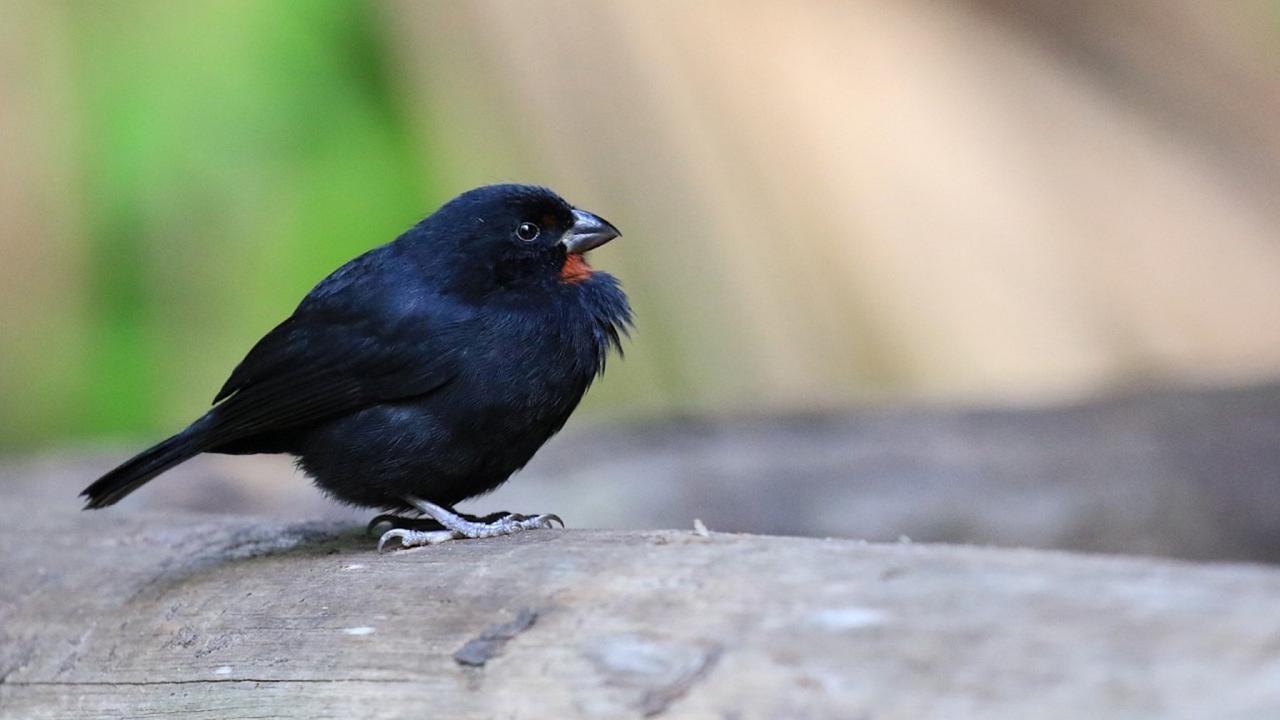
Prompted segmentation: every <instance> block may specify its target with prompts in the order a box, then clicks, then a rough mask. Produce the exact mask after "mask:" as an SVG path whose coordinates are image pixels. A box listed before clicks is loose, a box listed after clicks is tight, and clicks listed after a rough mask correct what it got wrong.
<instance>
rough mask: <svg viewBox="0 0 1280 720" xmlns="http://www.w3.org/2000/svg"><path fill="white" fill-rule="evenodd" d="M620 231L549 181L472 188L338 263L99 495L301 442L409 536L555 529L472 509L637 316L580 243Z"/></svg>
mask: <svg viewBox="0 0 1280 720" xmlns="http://www.w3.org/2000/svg"><path fill="white" fill-rule="evenodd" d="M618 236H619V232H618V230H617V228H615V227H614V226H613V225H611V224H610V223H609V222H607V221H605V220H604V219H602V218H600V217H599V216H597V215H594V214H592V213H589V212H586V211H583V210H579V209H577V208H574V207H573V206H571V205H570V204H569V203H567V202H565V201H564V200H563V199H562V198H560V197H559V196H558V195H556V194H555V193H553V192H551V191H550V190H547V189H545V188H540V187H533V186H528V185H491V186H486V187H481V188H477V189H475V190H471V191H469V192H466V193H464V194H462V195H460V196H458V197H457V198H455V199H453V200H451V201H450V202H448V203H446V204H445V205H444V206H443V207H441V208H440V209H439V210H437V211H436V212H435V213H434V214H432V215H431V216H429V217H427V218H426V219H424V220H422V221H421V222H419V223H418V224H417V225H415V226H413V227H412V228H410V229H409V230H408V231H407V232H405V233H404V234H403V235H401V236H400V237H399V238H397V239H396V240H394V241H393V242H390V243H388V244H386V245H383V246H381V247H378V248H375V249H373V250H371V251H369V252H367V253H365V254H363V255H361V256H360V257H357V258H355V259H354V260H352V261H350V262H348V263H347V264H346V265H343V266H342V267H340V268H338V269H337V270H336V271H334V272H333V273H332V274H331V275H329V276H328V277H327V278H325V279H324V280H322V281H321V282H320V283H319V284H318V285H316V286H315V288H314V289H312V290H311V292H310V293H308V294H307V296H306V297H305V298H303V300H302V303H301V304H299V305H298V308H297V309H296V310H294V312H293V314H292V315H291V316H289V318H288V319H286V320H285V321H284V322H282V323H280V324H279V325H278V326H276V328H275V329H273V330H272V331H271V332H269V333H267V335H266V336H265V337H263V338H262V339H261V340H259V341H258V343H257V344H256V345H255V346H254V347H253V349H252V350H250V351H249V354H248V355H247V356H245V358H244V360H242V361H241V362H240V364H239V366H237V367H236V369H235V370H234V371H233V372H232V373H231V377H230V378H229V379H228V380H227V382H226V384H225V385H223V386H222V389H221V390H220V391H219V392H218V394H217V396H216V397H215V398H214V405H213V408H212V409H210V410H209V411H208V412H207V413H205V414H204V415H203V416H202V417H200V418H199V419H198V420H196V421H195V422H193V423H191V425H189V426H188V427H187V428H186V429H185V430H182V431H181V432H179V433H178V434H176V435H174V436H173V437H171V438H169V439H167V440H165V441H163V442H161V443H159V444H157V445H155V446H154V447H151V448H149V449H147V450H145V451H143V452H142V453H140V454H138V455H137V456H135V457H134V458H132V459H130V460H129V461H127V462H125V463H124V464H122V465H120V466H119V467H117V468H115V469H114V470H112V471H111V472H108V473H107V474H106V475H103V476H102V477H101V478H100V479H98V481H97V482H94V483H93V484H92V485H90V486H89V487H88V488H86V489H85V490H84V492H83V493H82V495H83V496H84V497H85V498H87V502H86V504H85V507H86V508H102V507H106V506H108V505H112V504H114V503H116V502H118V501H119V500H120V499H121V498H123V497H125V496H126V495H128V494H129V493H131V492H133V491H134V490H136V489H138V488H139V487H141V486H142V485H143V484H145V483H146V482H147V481H149V480H151V479H152V478H154V477H155V476H157V475H159V474H160V473H162V472H164V471H165V470H168V469H169V468H171V467H173V466H175V465H177V464H179V463H181V462H183V461H185V460H187V459H189V458H191V457H194V456H195V455H198V454H200V453H205V452H213V453H228V454H252V453H289V454H292V455H295V456H296V457H297V459H298V465H299V466H300V467H301V468H302V469H303V470H304V471H306V473H307V474H308V475H310V476H311V477H312V478H313V479H314V481H315V484H316V485H317V486H319V487H320V489H322V490H323V491H324V492H326V493H328V494H329V495H330V496H332V497H334V498H336V499H337V500H340V501H342V502H345V503H349V504H352V505H358V506H365V507H372V508H380V509H383V510H386V511H389V512H393V513H399V512H410V513H422V514H424V515H426V516H429V518H430V519H426V518H422V519H416V518H405V517H398V516H395V515H383V516H379V517H378V518H375V520H374V523H371V527H374V526H375V524H376V525H378V526H382V527H384V528H389V529H386V532H385V533H383V534H382V537H381V539H380V540H379V543H378V547H379V548H382V547H383V546H384V545H385V544H386V543H388V542H389V541H391V540H398V541H399V542H400V544H401V545H403V546H406V547H408V546H413V545H425V544H434V543H437V542H443V541H446V540H450V539H454V538H464V537H465V538H479V537H491V536H496V535H506V534H510V533H513V532H518V531H521V530H527V529H531V528H539V527H550V526H551V524H552V523H553V522H557V521H559V518H557V517H556V516H554V515H533V516H525V515H517V514H513V513H495V514H494V515H490V516H488V517H484V518H475V517H471V516H467V515H462V514H460V513H458V512H456V511H455V510H454V509H453V506H454V505H455V504H456V503H458V502H460V501H462V500H465V499H466V498H469V497H473V496H476V495H480V494H483V493H486V492H489V491H490V490H493V489H494V488H496V487H498V486H499V485H501V484H502V483H503V482H505V481H506V480H507V478H508V477H510V476H511V474H512V473H514V472H515V471H516V470H519V469H520V468H521V467H523V466H524V465H525V463H527V462H528V461H529V459H530V458H532V457H533V454H534V453H535V452H537V450H538V448H539V447H541V446H542V444H543V443H545V442H546V441H547V439H548V438H550V437H551V436H552V435H554V434H555V433H556V432H557V431H558V430H560V428H561V427H563V426H564V423H565V421H566V420H568V418H569V414H570V413H572V412H573V409H574V408H575V407H576V406H577V405H578V401H579V400H581V399H582V396H583V394H584V393H585V392H586V390H587V388H588V386H590V385H591V382H592V380H593V379H595V378H596V376H598V375H599V374H600V373H602V372H603V371H604V367H605V360H606V358H607V357H608V355H609V353H610V351H611V350H614V349H617V350H619V351H620V350H621V347H620V343H621V336H622V335H624V334H625V333H626V331H627V329H628V328H629V327H630V323H631V312H630V309H629V306H628V304H627V298H626V295H625V294H624V293H623V292H622V289H621V287H620V286H619V284H618V282H617V280H616V279H614V278H613V277H612V276H611V275H609V274H607V273H604V272H599V271H596V270H594V269H592V268H591V266H590V265H588V264H587V261H586V260H585V259H584V257H583V254H584V253H586V252H587V251H589V250H592V249H593V248H596V247H599V246H601V245H603V244H604V243H606V242H609V241H610V240H612V239H614V238H616V237H618Z"/></svg>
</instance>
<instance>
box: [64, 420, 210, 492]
mask: <svg viewBox="0 0 1280 720" xmlns="http://www.w3.org/2000/svg"><path fill="white" fill-rule="evenodd" d="M197 425H199V422H197V423H196V424H194V425H192V426H191V427H189V428H187V429H186V430H183V431H182V432H180V433H178V434H177V435H174V436H173V437H171V438H169V439H168V440H165V441H163V442H161V443H158V444H156V445H154V446H153V447H150V448H148V449H146V450H143V451H142V452H140V453H138V454H137V455H135V456H133V458H131V459H130V460H128V461H127V462H125V463H124V464H122V465H120V466H119V467H117V468H116V469H114V470H112V471H111V472H109V473H107V474H106V475H103V476H102V477H100V478H98V480H97V482H95V483H93V484H92V485H90V486H89V487H87V488H85V489H84V492H82V493H80V496H81V497H83V498H85V504H84V509H85V510H93V509H97V508H104V507H107V506H108V505H115V504H116V503H117V502H120V500H122V499H124V497H125V496H126V495H128V494H129V493H131V492H133V491H134V490H137V489H138V488H140V487H142V486H143V485H144V484H146V482H147V481H148V480H150V479H151V478H153V477H155V476H157V475H159V474H160V473H162V472H164V471H165V470H168V469H169V468H171V467H173V466H174V465H177V464H179V463H181V462H183V461H185V460H188V459H190V458H192V457H195V456H196V455H199V454H200V453H202V452H204V451H205V450H206V449H207V448H206V447H205V445H204V443H203V442H202V438H201V437H200V436H201V435H202V434H203V433H201V432H199V430H198V429H197Z"/></svg>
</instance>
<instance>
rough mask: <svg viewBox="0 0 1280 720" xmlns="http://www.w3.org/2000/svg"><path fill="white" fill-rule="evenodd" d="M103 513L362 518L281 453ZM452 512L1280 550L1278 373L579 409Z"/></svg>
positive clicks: (150, 490) (224, 462)
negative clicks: (895, 396)
mask: <svg viewBox="0 0 1280 720" xmlns="http://www.w3.org/2000/svg"><path fill="white" fill-rule="evenodd" d="M143 445H145V442H144V441H142V440H139V441H137V442H135V443H133V444H132V445H121V446H120V447H118V449H117V450H116V451H115V452H113V453H97V454H84V455H81V456H80V457H79V458H78V459H75V458H73V457H69V456H68V455H67V454H66V453H65V452H62V453H56V454H53V455H50V456H48V457H45V458H32V459H27V460H14V461H10V462H7V463H3V464H0V502H5V501H6V498H7V497H14V498H21V499H22V500H24V501H26V502H32V503H34V504H36V505H39V506H45V507H68V506H70V505H73V504H74V503H75V495H76V493H78V492H80V490H81V489H82V488H83V487H84V486H85V485H87V484H88V483H89V482H90V481H91V480H92V479H94V478H96V477H97V476H98V475H100V474H101V473H103V472H105V471H106V470H108V469H110V468H111V467H112V466H114V465H115V464H116V463H117V462H119V461H121V460H123V459H124V458H126V457H128V456H129V455H130V454H132V453H133V452H134V451H136V450H137V449H138V448H139V447H141V446H143ZM121 508H126V509H146V510H156V511H165V512H169V511H173V510H188V511H202V512H232V513H236V514H244V515H261V516H270V517H273V518H275V519H278V520H280V521H283V522H295V521H297V520H299V519H303V518H308V519H318V518H326V519H341V520H344V521H346V522H349V523H357V522H363V521H366V520H368V518H369V513H368V512H366V511H359V512H356V511H352V510H351V509H349V508H343V507H340V506H338V505H335V504H334V503H333V502H331V501H329V500H328V499H327V498H325V497H324V496H323V495H321V494H320V493H318V492H316V491H315V489H314V488H313V487H311V484H310V483H309V482H308V481H307V480H306V479H305V478H304V477H302V476H301V474H300V473H297V472H296V471H294V469H293V468H292V467H291V464H290V459H289V458H287V457H284V456H253V457H228V456H216V455H206V456H201V457H199V458H196V459H195V460H193V461H192V462H189V463H186V464H184V465H182V466H180V467H178V468H176V469H175V470H174V471H172V472H170V473H166V474H165V475H164V476H162V477H160V478H158V479H157V480H156V481H155V482H153V483H151V484H149V485H148V486H147V487H146V488H145V489H143V490H142V491H140V492H137V493H135V494H133V495H131V496H130V497H128V498H127V499H126V500H125V501H124V502H123V503H122V504H121ZM463 509H465V510H467V511H468V512H476V513H480V514H484V513H487V512H491V511H495V510H516V511H521V512H539V511H545V512H555V513H557V514H559V515H560V516H561V517H563V518H564V519H565V520H566V521H568V523H569V525H570V527H575V528H585V527H591V528H600V529H613V530H640V529H646V528H661V527H678V528H686V527H692V525H693V519H694V518H702V519H703V520H704V521H705V522H706V523H707V525H708V526H710V527H712V528H715V529H719V530H726V531H735V532H750V533H760V534H770V535H804V536H817V537H825V536H834V537H848V538H856V539H868V540H875V541H884V542H893V541H895V540H897V539H898V538H899V537H900V536H903V535H905V536H907V537H910V538H912V539H913V540H916V541H920V542H947V543H965V544H982V545H987V544H990V545H1001V546H1005V547H1039V548H1055V549H1070V550H1083V551H1088V552H1107V553H1126V554H1137V555H1165V556H1171V557H1179V558H1184V559H1192V560H1250V561H1268V562H1280V384H1277V383H1270V384H1263V385H1256V386H1252V387H1242V388H1234V389H1218V390H1211V389H1202V390H1191V389H1184V390H1167V391H1160V392H1133V393H1129V394H1125V395H1121V396H1117V397H1112V398H1107V399H1098V400H1093V401H1089V402H1083V403H1078V404H1071V405H1058V406H1047V407H1021V408H980V407H979V408H974V407H952V406H915V407H885V408H862V409H857V410H850V411H846V412H840V413H830V414H814V415H808V416H789V417H788V416H763V417H755V418H705V419H688V420H683V421H668V422H658V423H649V424H610V425H601V424H593V423H592V421H591V419H590V417H589V416H577V417H575V418H574V419H573V420H572V421H571V422H570V425H569V427H568V428H567V429H566V431H565V432H564V433H562V434H561V435H559V436H557V437H555V438H553V439H552V441H551V442H550V443H548V445H547V447H545V448H544V449H543V450H542V451H541V452H539V453H538V455H537V456H536V457H535V458H534V460H533V462H532V463H530V465H529V467H528V468H526V469H525V470H523V471H521V472H520V473H518V474H517V475H516V476H515V477H514V478H512V480H511V481H510V482H509V483H507V484H506V485H504V486H503V487H501V488H500V489H499V490H498V491H497V492H495V493H494V494H492V495H490V496H487V497H484V498H481V499H479V500H477V501H474V502H469V503H467V504H466V505H464V507H463Z"/></svg>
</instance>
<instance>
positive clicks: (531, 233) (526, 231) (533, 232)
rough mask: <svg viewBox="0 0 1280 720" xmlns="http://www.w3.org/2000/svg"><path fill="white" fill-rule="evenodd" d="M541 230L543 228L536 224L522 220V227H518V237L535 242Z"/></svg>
mask: <svg viewBox="0 0 1280 720" xmlns="http://www.w3.org/2000/svg"><path fill="white" fill-rule="evenodd" d="M541 232H542V230H541V229H539V228H538V226H537V225H534V224H533V223H531V222H522V223H520V227H518V228H516V237H518V238H520V239H521V240H523V241H525V242H533V241H534V240H536V239H537V238H538V234H539V233H541Z"/></svg>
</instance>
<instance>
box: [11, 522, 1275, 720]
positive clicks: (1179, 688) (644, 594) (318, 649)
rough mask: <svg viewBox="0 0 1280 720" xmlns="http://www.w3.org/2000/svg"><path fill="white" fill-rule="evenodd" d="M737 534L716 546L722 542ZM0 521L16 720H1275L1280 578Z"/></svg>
mask: <svg viewBox="0 0 1280 720" xmlns="http://www.w3.org/2000/svg"><path fill="white" fill-rule="evenodd" d="M712 529H713V530H714V526H713V528H712ZM373 546H374V542H373V540H372V539H370V538H366V537H364V536H363V533H362V532H361V531H358V530H356V529H353V528H350V527H334V526H332V525H326V524H303V525H280V524H274V523H272V522H270V521H262V520H256V521H255V520H248V519H238V518H231V517H212V516H198V515H183V514H176V513H166V514H158V513H152V514H147V513H137V512H134V513H130V512H114V513H93V514H87V513H86V514H82V513H77V512H74V511H69V510H68V511H65V512H63V511H53V510H50V509H48V508H41V507H38V506H34V505H29V504H24V503H21V502H7V503H5V505H4V507H3V508H0V578H2V579H3V582H2V583H0V718H4V719H5V720H9V719H11V718H12V719H14V720H17V719H22V720H28V719H31V718H85V717H93V718H98V717H112V718H114V717H120V718H125V717H129V718H136V717H183V718H233V717H254V718H261V717H272V718H276V717H285V718H353V717H361V718H398V717H405V718H410V717H411V718H529V719H531V720H532V719H543V718H577V717H583V718H637V717H645V716H648V717H671V718H708V719H711V718H715V719H717V720H722V719H726V718H738V719H740V720H749V719H753V718H831V719H832V720H837V719H839V720H856V719H860V718H875V719H877V720H881V719H888V718H903V719H910V720H918V719H919V718H949V719H950V718H984V719H986V718H1019V719H1023V718H1032V717H1034V718H1079V717H1089V718H1092V719H1094V720H1097V719H1098V718H1148V717H1149V718H1187V719H1188V720H1190V719H1192V718H1197V719H1199V718H1215V719H1218V720H1235V719H1241V720H1244V719H1252V718H1258V719H1259V720H1261V719H1262V718H1275V717H1280V612H1278V611H1277V608H1280V571H1277V570H1274V569H1270V568H1266V567H1261V566H1248V565H1218V566H1208V565H1194V564H1187V563H1177V562H1170V561H1156V560H1143V559H1128V558H1103V557H1089V556H1074V555H1069V554H1063V553H1048V552H1040V551H1015V550H995V549H982V548H965V547H954V546H930V545H918V544H890V545H873V544H865V543H858V542H854V541H848V540H820V539H794V538H777V537H775V538H770V537H759V536H745V535H725V534H717V533H712V534H711V535H710V536H701V535H699V534H696V533H694V532H692V531H663V532H643V533H641V532H627V533H623V532H606V531H584V530H568V531H559V530H554V531H537V532H531V533H528V534H525V535H523V536H519V537H514V538H502V539H493V540H483V541H471V542H460V543H451V544H447V545H444V546H440V547H434V548H423V549H416V550H410V551H401V552H395V553H390V554H384V555H379V554H377V553H375V552H374V551H373Z"/></svg>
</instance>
